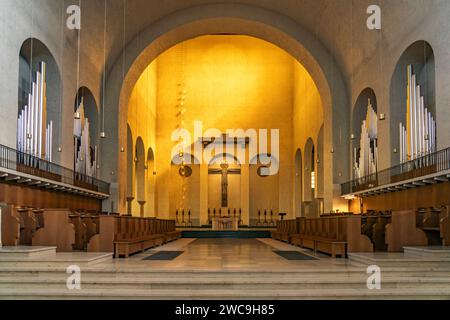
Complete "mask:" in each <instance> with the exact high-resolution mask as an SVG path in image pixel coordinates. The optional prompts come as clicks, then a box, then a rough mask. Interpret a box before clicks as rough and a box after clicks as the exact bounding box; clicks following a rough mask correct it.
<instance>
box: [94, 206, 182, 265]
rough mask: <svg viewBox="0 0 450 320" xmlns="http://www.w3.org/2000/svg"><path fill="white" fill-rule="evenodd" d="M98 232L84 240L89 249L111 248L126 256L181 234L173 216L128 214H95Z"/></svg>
mask: <svg viewBox="0 0 450 320" xmlns="http://www.w3.org/2000/svg"><path fill="white" fill-rule="evenodd" d="M97 228H98V233H97V234H95V235H93V236H92V237H91V239H90V240H89V243H88V246H87V247H88V251H89V252H114V254H115V256H116V257H121V256H125V257H126V258H127V257H129V256H130V255H131V254H134V253H137V252H143V251H145V250H147V249H150V248H153V247H156V246H160V245H162V244H164V243H167V242H169V241H174V240H176V239H178V238H180V237H181V232H180V231H177V230H176V222H175V221H174V220H173V221H172V220H161V219H156V218H137V217H131V216H105V215H101V216H99V217H98V224H97ZM88 229H89V228H88Z"/></svg>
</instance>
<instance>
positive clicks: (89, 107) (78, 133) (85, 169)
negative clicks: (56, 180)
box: [74, 87, 100, 178]
mask: <svg viewBox="0 0 450 320" xmlns="http://www.w3.org/2000/svg"><path fill="white" fill-rule="evenodd" d="M74 112H75V117H74V118H75V119H74V136H75V146H74V152H75V171H76V172H79V173H83V174H86V175H88V176H92V177H94V178H95V177H97V168H99V163H98V162H97V161H98V160H99V137H100V135H99V134H100V133H99V126H98V114H99V112H98V105H97V102H96V101H95V98H94V95H93V94H92V92H91V90H89V88H87V87H81V88H79V89H78V92H77V94H76V96H75V102H74ZM86 122H89V132H86V130H87V127H86V126H85V124H86ZM85 136H86V137H85ZM85 138H89V139H88V144H89V150H90V151H89V157H88V156H87V155H83V150H81V149H83V148H82V145H83V144H82V143H83V142H82V140H84V139H85ZM84 141H86V140H84ZM81 158H85V159H83V160H82V161H80V159H81ZM87 159H90V163H89V164H88V163H87V162H86V161H87ZM80 165H81V166H82V168H80Z"/></svg>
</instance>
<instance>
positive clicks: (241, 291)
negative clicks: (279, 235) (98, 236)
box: [0, 269, 450, 300]
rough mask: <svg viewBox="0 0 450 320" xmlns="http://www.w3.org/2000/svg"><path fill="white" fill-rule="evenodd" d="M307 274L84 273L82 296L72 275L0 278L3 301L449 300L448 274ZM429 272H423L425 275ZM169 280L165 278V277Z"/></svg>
mask: <svg viewBox="0 0 450 320" xmlns="http://www.w3.org/2000/svg"><path fill="white" fill-rule="evenodd" d="M362 271H364V270H358V271H355V272H344V273H341V274H336V273H334V272H331V273H330V274H324V273H321V274H320V276H318V275H317V274H315V275H314V271H313V270H311V273H309V274H308V273H307V274H306V275H305V274H303V273H287V274H288V275H289V277H286V276H283V274H284V275H286V273H285V272H283V273H276V272H275V273H273V274H272V275H270V276H268V274H267V273H259V272H256V273H252V277H250V278H248V277H246V276H247V274H240V273H239V274H235V275H230V274H229V273H226V272H225V273H214V274H209V273H208V272H203V273H186V272H183V273H181V274H174V273H164V272H163V271H160V272H159V273H153V274H152V273H150V274H146V273H139V274H135V273H133V274H124V273H119V274H117V273H111V274H103V275H102V277H98V274H96V273H95V272H93V273H90V272H87V274H85V273H86V271H85V273H83V274H84V276H83V279H82V283H81V286H82V290H79V291H77V290H73V291H70V290H67V289H66V287H65V283H66V279H67V278H66V277H67V274H65V272H64V271H63V270H62V271H60V273H59V274H58V273H55V272H54V271H52V273H51V276H48V275H43V274H41V273H40V272H38V273H37V274H33V273H32V272H30V271H27V273H29V274H25V271H23V272H22V273H23V274H21V275H20V277H14V278H13V277H11V276H10V275H6V276H4V275H3V274H4V271H2V272H0V299H18V298H20V299H120V300H122V299H172V300H173V299H206V300H209V299H217V300H220V299H239V300H242V299H450V277H449V276H448V274H449V269H447V270H446V273H447V276H444V275H442V272H441V274H437V275H433V276H431V275H430V274H429V273H428V272H431V271H428V272H427V273H428V276H427V277H425V278H424V277H423V276H421V275H416V276H414V275H405V270H403V272H402V273H401V274H400V273H399V272H395V273H392V276H390V277H387V276H386V277H385V278H384V280H383V284H382V290H379V291H377V290H374V291H370V290H368V289H367V288H366V280H367V278H366V277H365V276H364V273H363V272H362ZM423 272H424V270H422V271H421V273H423ZM162 275H164V276H162Z"/></svg>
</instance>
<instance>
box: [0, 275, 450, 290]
mask: <svg viewBox="0 0 450 320" xmlns="http://www.w3.org/2000/svg"><path fill="white" fill-rule="evenodd" d="M66 280H67V277H66V278H60V279H56V278H53V279H47V278H45V279H42V278H38V277H27V278H21V279H0V289H8V288H9V289H36V290H39V289H42V288H45V289H65V288H66ZM366 281H367V278H362V277H361V278H339V279H333V278H329V279H326V278H316V279H314V278H311V279H290V280H288V279H285V280H275V279H273V280H267V279H247V280H235V279H203V280H202V281H199V280H192V279H185V280H181V279H140V280H137V279H122V278H109V279H92V278H88V279H86V278H84V277H82V279H81V285H82V288H83V290H86V289H87V290H90V289H99V290H114V289H124V290H131V289H139V290H141V289H142V290H181V289H189V290H213V289H215V290H224V289H229V290H275V291H279V290H288V289H289V290H295V289H344V288H345V289H367V285H366ZM382 287H383V288H384V289H392V288H411V289H412V290H417V289H424V288H428V289H431V288H435V289H438V288H447V289H449V288H450V277H447V278H426V279H423V278H417V277H404V278H383V279H382Z"/></svg>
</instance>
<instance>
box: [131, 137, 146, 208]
mask: <svg viewBox="0 0 450 320" xmlns="http://www.w3.org/2000/svg"><path fill="white" fill-rule="evenodd" d="M134 162H135V186H136V200H137V201H135V202H134V203H135V206H134V210H133V213H134V214H136V213H138V212H139V216H141V217H144V216H145V208H146V206H145V205H146V193H145V183H146V179H145V178H146V175H145V166H146V157H145V146H144V142H143V141H142V138H141V137H139V138H138V139H137V141H136V148H135V158H134ZM136 205H137V206H136Z"/></svg>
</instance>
